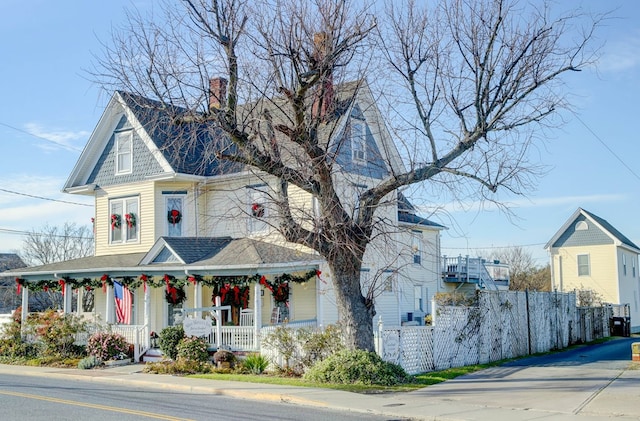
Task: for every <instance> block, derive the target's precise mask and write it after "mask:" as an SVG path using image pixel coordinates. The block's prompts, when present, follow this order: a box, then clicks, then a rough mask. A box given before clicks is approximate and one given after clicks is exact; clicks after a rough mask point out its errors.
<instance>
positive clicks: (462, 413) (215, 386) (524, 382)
mask: <svg viewBox="0 0 640 421" xmlns="http://www.w3.org/2000/svg"><path fill="white" fill-rule="evenodd" d="M143 367H144V365H142V364H132V365H125V366H119V367H113V368H105V369H99V370H79V369H60V368H50V367H27V366H12V365H0V375H1V374H3V373H6V374H15V375H31V376H46V377H56V378H60V379H61V380H62V379H79V380H85V381H95V382H108V383H122V384H127V386H129V387H140V388H156V389H164V390H180V391H183V392H191V393H202V394H217V395H225V396H231V397H236V398H242V399H250V400H263V401H272V402H283V403H287V404H293V405H305V406H316V407H323V408H331V409H336V410H346V411H354V412H360V413H369V414H378V415H388V416H390V417H393V419H410V420H491V421H502V420H504V421H507V420H509V421H513V420H545V421H546V420H553V421H556V420H557V421H563V420H592V421H598V420H611V419H617V420H625V419H629V420H631V419H633V420H638V419H640V369H635V370H633V369H622V370H620V369H614V370H607V369H590V368H585V367H575V366H574V367H504V366H503V367H494V368H490V369H487V370H483V371H481V372H477V373H474V374H471V375H467V376H463V377H459V378H457V379H455V380H450V381H447V382H445V383H441V384H438V385H434V386H430V387H428V388H425V389H421V390H418V391H414V392H409V393H385V394H373V395H362V394H357V393H351V392H342V391H337V390H331V389H317V388H306V387H293V386H280V385H268V384H257V383H245V382H231V381H218V380H205V379H194V378H187V377H177V376H169V375H156V374H145V373H142V369H143ZM629 367H630V368H631V367H632V365H631V363H629Z"/></svg>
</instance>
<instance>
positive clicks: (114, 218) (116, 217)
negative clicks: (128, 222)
mask: <svg viewBox="0 0 640 421" xmlns="http://www.w3.org/2000/svg"><path fill="white" fill-rule="evenodd" d="M122 219H123V215H122V201H117V202H111V214H110V215H109V223H110V227H109V229H110V230H111V241H112V242H114V243H117V242H120V241H122Z"/></svg>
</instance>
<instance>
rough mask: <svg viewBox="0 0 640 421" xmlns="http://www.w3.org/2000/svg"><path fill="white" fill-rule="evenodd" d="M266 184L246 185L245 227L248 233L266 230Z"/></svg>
mask: <svg viewBox="0 0 640 421" xmlns="http://www.w3.org/2000/svg"><path fill="white" fill-rule="evenodd" d="M265 188H266V186H264V185H261V186H253V187H251V186H250V187H248V190H247V192H248V193H247V195H248V200H247V207H248V209H247V214H248V215H249V218H248V224H247V228H248V230H249V233H257V232H262V231H265V230H267V228H268V225H267V220H268V218H269V207H268V198H269V196H268V194H267V192H266V191H265Z"/></svg>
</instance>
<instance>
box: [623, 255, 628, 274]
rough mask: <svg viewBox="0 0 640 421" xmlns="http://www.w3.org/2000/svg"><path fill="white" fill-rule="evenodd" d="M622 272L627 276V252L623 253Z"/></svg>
mask: <svg viewBox="0 0 640 421" xmlns="http://www.w3.org/2000/svg"><path fill="white" fill-rule="evenodd" d="M622 274H623V275H624V276H627V256H626V255H625V254H623V255H622Z"/></svg>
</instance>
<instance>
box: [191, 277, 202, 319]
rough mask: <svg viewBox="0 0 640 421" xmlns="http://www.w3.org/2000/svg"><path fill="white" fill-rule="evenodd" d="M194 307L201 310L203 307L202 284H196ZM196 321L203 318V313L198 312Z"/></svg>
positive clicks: (194, 288)
mask: <svg viewBox="0 0 640 421" xmlns="http://www.w3.org/2000/svg"><path fill="white" fill-rule="evenodd" d="M193 307H194V308H201V307H202V283H200V282H196V283H195V285H194V286H193ZM194 317H195V318H196V319H200V318H202V312H201V311H196V312H195V316H194Z"/></svg>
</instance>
